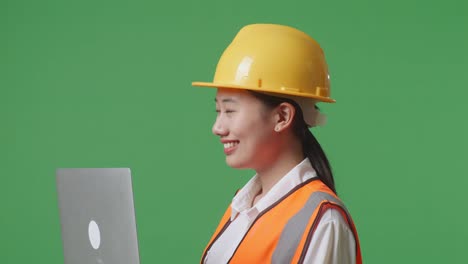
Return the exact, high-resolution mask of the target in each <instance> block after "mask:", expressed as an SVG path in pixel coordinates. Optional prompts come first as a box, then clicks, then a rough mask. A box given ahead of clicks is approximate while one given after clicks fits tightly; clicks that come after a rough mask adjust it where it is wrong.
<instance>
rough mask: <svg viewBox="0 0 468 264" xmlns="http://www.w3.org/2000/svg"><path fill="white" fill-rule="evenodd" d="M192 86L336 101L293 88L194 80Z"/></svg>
mask: <svg viewBox="0 0 468 264" xmlns="http://www.w3.org/2000/svg"><path fill="white" fill-rule="evenodd" d="M192 86H198V87H207V88H228V89H242V90H252V91H258V92H268V93H275V94H278V96H281V95H282V94H286V95H293V96H300V97H307V98H314V99H317V101H321V102H325V103H335V102H336V101H335V100H333V99H331V98H329V97H323V96H318V95H311V94H308V93H301V92H296V91H291V90H286V89H285V90H284V91H281V92H278V89H269V88H267V87H262V88H259V87H247V86H243V85H234V84H225V83H211V82H192Z"/></svg>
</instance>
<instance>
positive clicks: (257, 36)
mask: <svg viewBox="0 0 468 264" xmlns="http://www.w3.org/2000/svg"><path fill="white" fill-rule="evenodd" d="M192 85H193V86H205V87H217V88H237V89H247V90H253V91H259V92H268V93H275V94H278V96H280V95H281V94H282V95H292V96H299V97H307V98H313V99H316V100H317V101H322V102H329V103H333V102H335V100H333V99H331V98H330V81H329V75H328V67H327V63H326V61H325V56H324V54H323V51H322V49H321V48H320V45H319V44H318V43H317V42H316V41H315V40H314V39H312V38H311V37H310V36H308V35H307V34H305V33H304V32H302V31H299V30H297V29H295V28H292V27H288V26H283V25H275V24H253V25H247V26H245V27H243V28H242V29H241V30H240V31H239V33H237V35H236V37H235V38H234V40H233V41H232V42H231V44H230V45H229V46H228V47H227V49H226V50H225V51H224V53H223V55H222V56H221V58H220V59H219V62H218V66H217V67H216V72H215V76H214V80H213V82H193V83H192Z"/></svg>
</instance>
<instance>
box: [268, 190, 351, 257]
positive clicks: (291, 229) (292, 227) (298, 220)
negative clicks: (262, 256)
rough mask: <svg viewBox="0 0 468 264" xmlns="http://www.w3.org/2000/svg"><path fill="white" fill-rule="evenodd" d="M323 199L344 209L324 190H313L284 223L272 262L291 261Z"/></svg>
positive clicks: (340, 203)
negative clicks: (294, 213) (302, 205)
mask: <svg viewBox="0 0 468 264" xmlns="http://www.w3.org/2000/svg"><path fill="white" fill-rule="evenodd" d="M324 201H330V202H333V203H335V204H337V205H339V206H340V207H341V208H343V210H346V208H345V207H344V205H343V203H342V202H341V201H340V200H338V199H336V198H335V197H333V196H332V195H330V194H328V193H325V192H314V193H312V195H311V196H310V198H309V199H308V200H307V202H306V204H305V205H304V207H303V208H302V209H301V210H300V211H299V212H298V213H297V214H296V215H294V216H293V217H292V218H291V219H290V220H289V221H288V223H287V224H286V226H285V227H284V229H283V232H282V233H281V236H280V239H279V241H278V244H277V245H276V248H275V251H274V253H273V256H272V258H271V263H272V264H284V263H291V260H292V258H293V256H294V253H295V252H296V249H297V247H298V246H299V242H300V241H301V238H302V236H303V234H304V233H305V232H306V227H307V224H308V223H309V221H310V218H311V217H312V214H313V213H314V212H315V210H316V209H317V207H318V206H319V205H320V204H321V203H322V202H324Z"/></svg>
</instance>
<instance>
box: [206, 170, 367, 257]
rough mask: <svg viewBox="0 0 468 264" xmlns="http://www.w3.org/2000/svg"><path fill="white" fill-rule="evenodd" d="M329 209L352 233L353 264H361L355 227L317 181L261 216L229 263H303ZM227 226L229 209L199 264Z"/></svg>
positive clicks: (280, 200)
mask: <svg viewBox="0 0 468 264" xmlns="http://www.w3.org/2000/svg"><path fill="white" fill-rule="evenodd" d="M331 208H333V209H336V210H337V211H338V212H340V213H341V215H342V216H343V218H344V219H345V220H346V222H347V224H348V226H349V227H350V229H351V230H352V232H353V234H354V238H355V241H356V263H357V264H361V263H362V258H361V250H360V246H359V239H358V235H357V231H356V227H355V226H354V223H353V221H352V219H351V217H350V215H349V213H348V211H347V210H346V208H345V206H344V205H343V203H342V202H341V201H340V199H339V198H338V197H337V196H336V195H335V194H334V193H333V191H332V190H330V188H328V187H327V186H326V185H325V184H324V183H323V182H322V181H320V180H319V179H318V178H313V179H309V180H307V181H305V182H303V183H301V184H300V185H298V186H296V187H295V188H294V189H292V190H291V191H290V192H288V193H287V194H286V195H284V196H283V197H281V198H280V199H279V200H278V201H277V202H275V203H274V204H272V205H271V206H270V207H268V208H266V209H265V210H263V211H262V212H260V214H259V215H258V216H257V218H256V219H255V220H254V221H253V223H252V225H251V226H250V228H249V229H248V230H247V232H246V234H245V235H244V237H243V238H242V240H241V242H240V243H239V245H238V246H237V248H236V250H235V251H234V253H233V255H232V256H231V258H230V260H229V262H228V263H231V264H250V263H255V264H257V263H274V264H276V263H277V264H285V263H303V262H304V258H305V255H306V253H307V249H308V248H309V244H310V242H311V240H312V237H313V235H314V231H315V229H316V228H317V225H318V223H319V222H320V219H321V217H322V216H323V214H324V213H325V211H326V210H328V209H331ZM230 223H231V206H229V207H228V209H227V210H226V212H225V213H224V216H223V218H222V219H221V222H220V224H219V226H218V227H217V228H216V231H215V233H214V234H213V236H212V238H211V240H210V242H209V243H208V245H207V247H206V248H205V250H204V252H203V256H202V259H201V263H203V260H204V259H205V257H206V254H207V252H208V251H209V250H210V248H211V246H212V245H213V243H214V242H216V240H217V239H218V238H219V237H220V236H221V235H222V234H223V232H224V231H225V230H226V228H227V227H228V226H229V224H230ZM311 254H313V252H312V253H311Z"/></svg>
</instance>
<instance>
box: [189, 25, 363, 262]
mask: <svg viewBox="0 0 468 264" xmlns="http://www.w3.org/2000/svg"><path fill="white" fill-rule="evenodd" d="M193 85H194V86H206V87H216V88H218V90H217V94H216V98H215V101H216V111H217V117H216V121H215V123H214V125H213V129H212V130H213V133H214V134H215V135H217V136H219V137H220V141H221V143H222V144H223V146H224V153H225V154H226V162H227V164H228V165H229V166H231V167H233V168H250V169H253V170H255V171H256V175H255V176H254V177H253V178H252V179H251V180H250V181H249V182H248V183H247V184H246V185H245V186H244V187H243V188H242V189H240V190H239V191H238V192H237V193H236V195H235V196H234V198H233V200H232V203H231V205H230V206H229V207H228V209H227V211H226V213H225V214H224V216H223V217H222V219H221V222H220V224H219V226H218V228H217V229H216V231H215V233H214V235H213V237H212V238H211V241H210V242H209V243H208V246H207V247H206V249H205V251H204V253H203V256H202V260H201V262H202V263H210V264H211V263H217V264H219V263H242V264H245V263H340V264H343V263H361V262H362V261H361V254H360V247H359V241H358V237H357V232H356V229H355V227H354V224H353V222H352V219H351V217H350V216H349V213H348V212H347V211H346V209H345V207H344V205H343V203H342V202H341V201H340V200H339V198H338V197H337V196H336V190H335V186H334V181H333V176H332V172H331V169H330V165H329V163H328V160H327V158H326V156H325V154H324V152H323V151H322V149H321V147H320V144H319V143H318V142H317V140H316V139H315V138H314V136H313V135H312V133H311V132H310V130H309V127H313V126H316V125H320V124H322V123H323V117H322V115H321V114H320V112H319V111H318V108H317V107H316V106H315V104H316V103H317V102H334V100H333V99H331V98H330V96H329V95H330V89H329V76H328V69H327V65H326V62H325V58H324V55H323V52H322V50H321V48H320V46H319V45H318V44H317V43H316V42H315V41H314V40H313V39H312V38H311V37H309V36H308V35H306V34H305V33H303V32H301V31H299V30H297V29H294V28H291V27H287V26H282V25H272V24H255V25H248V26H246V27H244V28H242V29H241V30H240V32H239V33H238V34H237V36H236V37H235V38H234V40H233V42H232V43H231V44H230V45H229V47H228V48H227V49H226V50H225V51H224V53H223V55H222V57H221V58H220V60H219V62H218V66H217V69H216V73H215V77H214V81H213V82H212V83H204V82H194V83H193Z"/></svg>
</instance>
